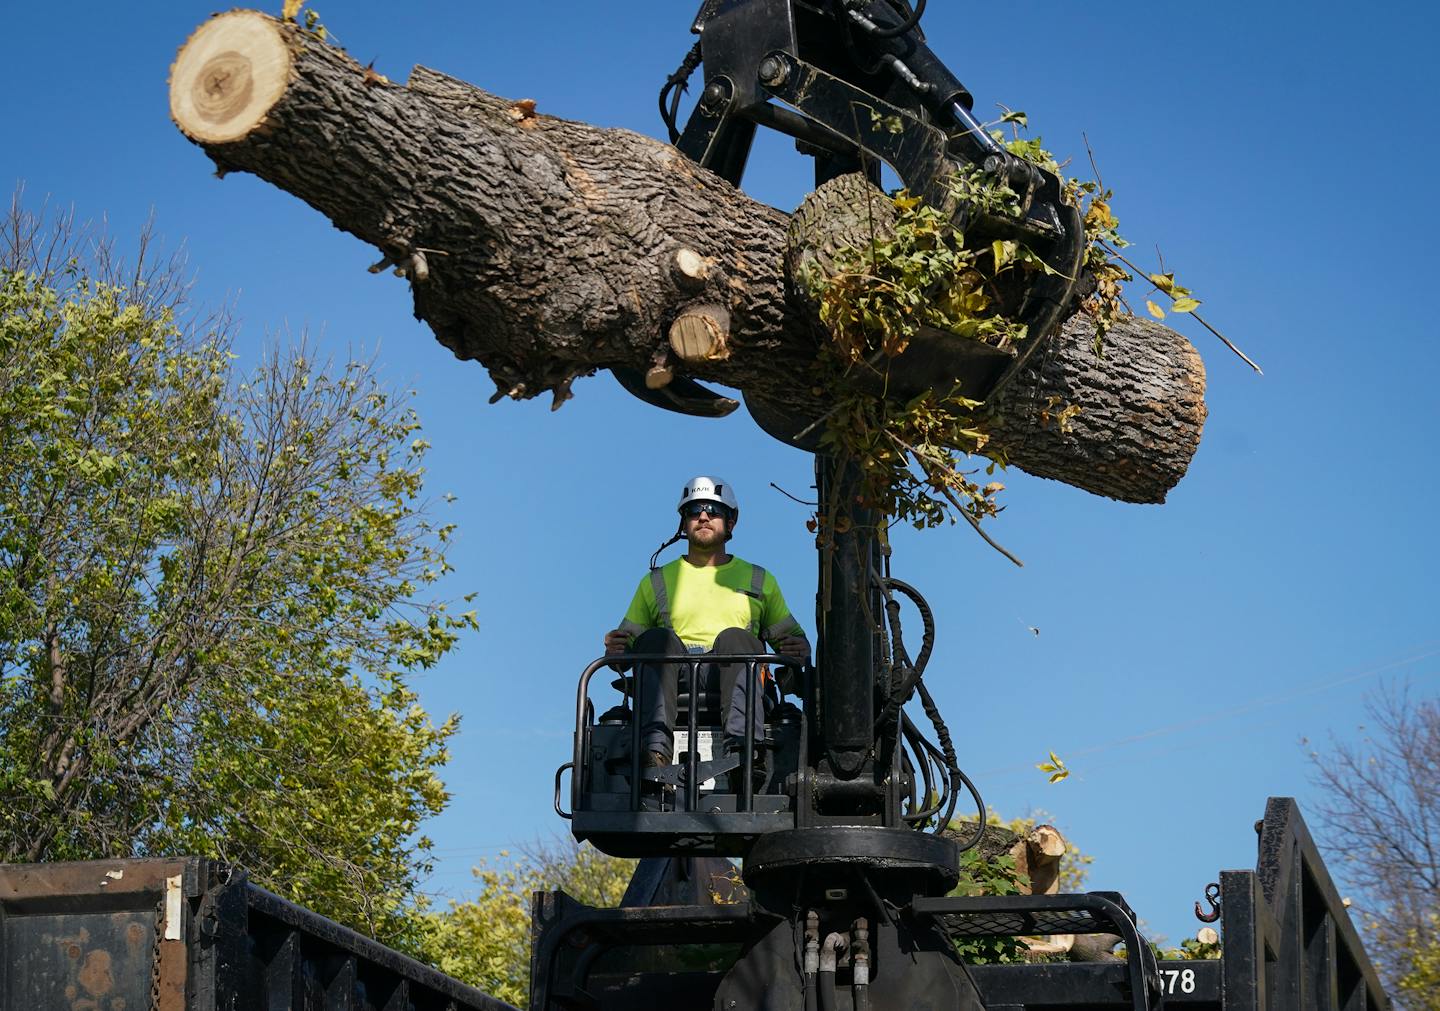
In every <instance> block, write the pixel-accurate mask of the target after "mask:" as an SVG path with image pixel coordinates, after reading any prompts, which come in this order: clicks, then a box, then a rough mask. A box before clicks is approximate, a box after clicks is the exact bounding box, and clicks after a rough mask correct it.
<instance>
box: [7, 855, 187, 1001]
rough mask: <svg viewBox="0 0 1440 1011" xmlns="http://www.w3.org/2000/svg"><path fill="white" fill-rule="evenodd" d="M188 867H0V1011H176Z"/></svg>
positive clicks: (177, 863) (118, 863) (122, 863)
mask: <svg viewBox="0 0 1440 1011" xmlns="http://www.w3.org/2000/svg"><path fill="white" fill-rule="evenodd" d="M199 882H200V867H199V862H198V861H194V860H115V861H88V862H83V863H70V864H28V865H16V866H8V867H0V945H3V948H0V950H3V959H0V961H3V979H4V982H3V985H0V995H3V1005H4V1006H5V1007H7V1008H37V1009H38V1008H47V1009H48V1008H57V1009H69V1011H150V1009H154V1011H186V1004H185V985H186V979H187V971H186V969H187V962H188V960H187V958H186V944H185V937H186V931H187V909H188V903H187V901H186V898H187V893H189V894H193V893H194V892H195V891H196V890H197V888H198V885H199Z"/></svg>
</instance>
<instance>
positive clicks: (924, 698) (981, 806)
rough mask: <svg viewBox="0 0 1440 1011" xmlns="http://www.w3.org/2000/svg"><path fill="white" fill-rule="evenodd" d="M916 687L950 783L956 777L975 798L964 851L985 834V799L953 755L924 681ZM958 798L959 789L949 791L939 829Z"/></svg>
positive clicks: (945, 824) (933, 701)
mask: <svg viewBox="0 0 1440 1011" xmlns="http://www.w3.org/2000/svg"><path fill="white" fill-rule="evenodd" d="M916 687H917V688H918V689H919V690H920V704H921V705H923V706H924V707H925V715H926V716H928V717H930V722H931V723H933V724H934V725H935V735H936V736H937V737H939V738H940V747H941V749H942V750H943V751H944V752H945V762H946V765H947V767H948V768H949V771H950V775H951V783H952V784H953V783H954V782H955V780H956V779H958V780H960V782H962V783H964V784H965V788H966V789H967V790H969V791H970V796H971V797H974V798H975V812H976V815H975V833H974V835H972V836H971V837H970V838H969V839H968V840H966V841H965V843H964V844H963V845H961V847H960V850H961V852H964V851H965V850H968V849H969V848H970V847H971V846H974V845H975V844H976V843H978V842H979V841H980V840H981V838H982V837H983V836H984V835H985V801H984V800H982V799H981V797H980V791H979V790H978V789H976V788H975V784H974V783H973V782H971V780H970V777H969V776H967V775H965V773H964V771H963V770H962V769H961V768H960V762H959V760H958V759H957V758H956V757H955V742H954V741H952V740H951V739H950V728H949V727H947V726H945V721H944V720H943V719H941V717H940V710H939V708H938V707H936V705H935V700H934V699H933V698H931V697H930V690H929V689H928V688H926V687H925V682H923V681H922V682H920V683H919V684H918V685H916ZM959 800H960V791H959V790H951V791H950V804H949V806H948V807H947V808H946V809H945V816H944V817H943V818H941V819H940V822H939V825H940V830H941V831H943V830H944V828H945V827H947V826H948V825H949V824H950V819H951V818H952V817H954V815H955V805H956V803H957V802H958V801H959Z"/></svg>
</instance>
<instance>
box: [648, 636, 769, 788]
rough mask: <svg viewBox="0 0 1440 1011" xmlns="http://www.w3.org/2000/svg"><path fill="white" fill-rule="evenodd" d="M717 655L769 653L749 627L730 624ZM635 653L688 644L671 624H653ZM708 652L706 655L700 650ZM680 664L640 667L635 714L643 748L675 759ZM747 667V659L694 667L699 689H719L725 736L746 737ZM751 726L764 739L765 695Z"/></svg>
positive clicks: (757, 703) (715, 647)
mask: <svg viewBox="0 0 1440 1011" xmlns="http://www.w3.org/2000/svg"><path fill="white" fill-rule="evenodd" d="M710 651H711V652H712V653H751V654H754V653H764V652H765V647H764V645H763V644H762V643H761V642H760V639H759V638H758V637H757V636H755V635H754V633H752V632H750V631H749V630H748V629H744V628H727V629H725V631H723V632H721V633H720V634H719V635H718V636H716V637H715V644H714V645H713V646H712V647H711V648H710ZM628 652H630V653H635V654H642V653H667V654H671V655H674V654H678V653H685V652H688V650H687V649H686V647H685V644H684V643H683V642H681V641H680V637H679V636H677V635H676V634H675V633H674V632H672V631H671V630H670V629H668V628H652V629H649V630H648V631H645V632H642V633H641V634H640V635H639V636H637V637H636V639H635V642H634V643H633V644H632V645H631V646H630V649H629V650H628ZM700 655H701V656H703V655H704V654H700ZM681 666H682V665H681V664H678V663H642V664H637V665H636V671H635V680H636V683H637V687H638V692H637V695H638V697H637V699H636V702H635V713H636V716H637V718H638V719H639V720H640V746H641V747H642V748H644V749H645V750H646V751H658V752H659V753H660V754H662V755H664V756H665V757H666V759H667V760H668V759H673V757H674V750H675V749H674V744H673V741H674V739H675V713H676V709H677V705H676V694H677V692H678V689H679V682H680V667H681ZM745 668H746V665H745V664H743V663H696V664H695V667H694V670H695V676H696V680H697V681H698V682H699V685H698V686H697V689H698V691H699V692H709V691H715V690H718V691H719V693H720V706H721V711H722V712H723V713H724V714H725V724H724V726H725V736H726V737H730V738H741V737H744V736H745ZM750 726H751V728H752V729H753V731H754V734H755V740H756V741H757V742H759V743H763V742H764V740H765V699H764V692H763V690H762V692H761V697H760V698H758V699H756V700H755V703H754V706H753V708H752V709H751V713H750Z"/></svg>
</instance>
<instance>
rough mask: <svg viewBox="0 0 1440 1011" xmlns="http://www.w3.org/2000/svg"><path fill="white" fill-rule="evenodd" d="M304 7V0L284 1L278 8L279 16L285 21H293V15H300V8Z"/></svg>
mask: <svg viewBox="0 0 1440 1011" xmlns="http://www.w3.org/2000/svg"><path fill="white" fill-rule="evenodd" d="M304 6H305V0H285V3H284V4H283V5H282V6H281V8H280V16H281V17H282V18H284V19H285V20H286V21H293V20H295V15H296V14H299V13H300V8H301V7H304Z"/></svg>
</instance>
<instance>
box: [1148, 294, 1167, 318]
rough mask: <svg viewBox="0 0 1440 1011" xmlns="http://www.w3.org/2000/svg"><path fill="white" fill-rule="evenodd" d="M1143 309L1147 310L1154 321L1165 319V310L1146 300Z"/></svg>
mask: <svg viewBox="0 0 1440 1011" xmlns="http://www.w3.org/2000/svg"><path fill="white" fill-rule="evenodd" d="M1145 308H1146V309H1147V310H1149V312H1150V315H1152V316H1154V317H1155V318H1156V319H1164V318H1165V310H1164V309H1162V308H1160V307H1159V306H1158V305H1156V304H1155V303H1154V302H1152V301H1150V300H1149V299H1148V298H1147V299H1146V300H1145Z"/></svg>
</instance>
